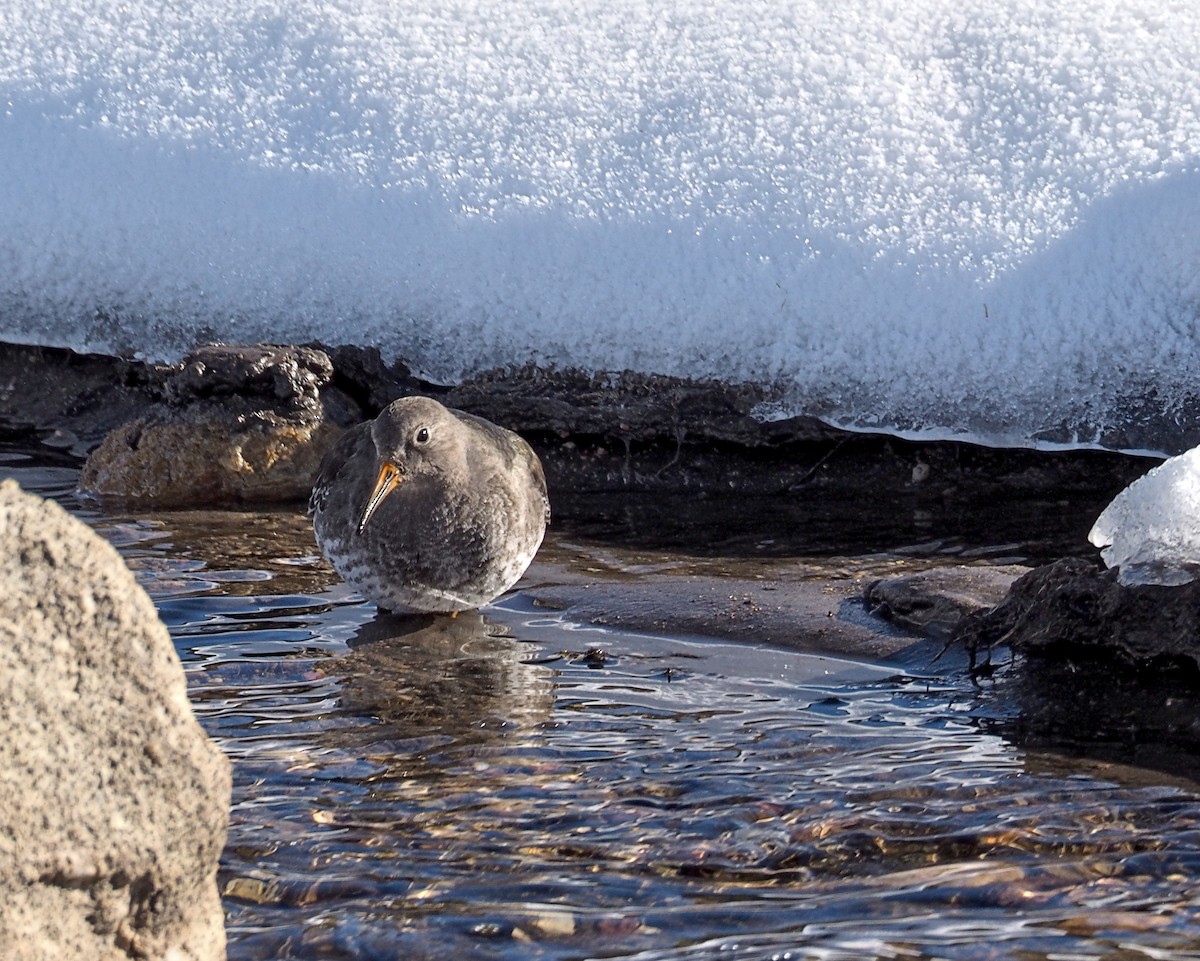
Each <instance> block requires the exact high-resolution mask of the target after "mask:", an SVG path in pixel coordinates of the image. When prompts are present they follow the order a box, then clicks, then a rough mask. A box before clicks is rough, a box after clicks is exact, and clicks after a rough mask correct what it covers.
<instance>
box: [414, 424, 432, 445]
mask: <svg viewBox="0 0 1200 961" xmlns="http://www.w3.org/2000/svg"><path fill="white" fill-rule="evenodd" d="M415 439H416V442H417V443H418V444H428V443H429V428H428V427H422V428H421V429H420V430H419V431H417V436H416V438H415Z"/></svg>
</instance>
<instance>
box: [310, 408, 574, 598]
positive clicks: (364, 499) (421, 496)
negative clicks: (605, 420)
mask: <svg viewBox="0 0 1200 961" xmlns="http://www.w3.org/2000/svg"><path fill="white" fill-rule="evenodd" d="M309 512H310V513H311V514H312V518H313V530H314V532H315V533H316V537H317V543H318V544H319V545H320V547H321V550H322V551H323V552H324V554H325V556H326V557H327V558H329V562H330V563H331V564H332V565H333V567H334V569H335V570H336V571H337V572H338V573H339V574H340V575H341V576H342V578H343V579H344V580H345V581H346V583H347V584H349V585H350V586H351V587H353V588H354V589H355V590H357V591H358V592H359V593H361V594H362V595H363V597H365V598H366V599H367V600H369V601H372V602H373V603H375V604H377V605H378V606H379V607H381V608H384V609H385V610H388V611H392V612H395V613H413V612H456V611H464V610H469V609H471V608H475V607H479V606H481V605H483V604H487V603H489V602H491V601H493V600H495V599H496V598H497V597H499V596H500V595H501V594H503V593H504V592H505V591H507V590H508V589H509V588H510V587H512V586H513V585H514V584H515V583H516V582H517V581H518V580H519V579H520V577H521V575H522V574H524V573H525V569H526V568H527V567H528V566H529V563H530V561H532V560H533V556H534V554H535V553H537V549H538V546H539V545H540V544H541V543H542V536H543V535H544V534H545V532H546V523H547V521H548V520H549V517H550V502H549V499H548V497H547V495H546V477H545V474H544V473H543V472H542V464H541V461H539V460H538V457H537V454H535V453H534V452H533V449H532V448H531V447H530V446H529V445H528V444H527V443H526V442H525V441H524V440H523V439H522V438H521V437H519V436H517V435H516V434H514V433H513V432H512V431H510V430H506V429H504V428H503V427H498V426H497V425H495V424H493V423H491V422H490V421H486V420H484V419H483V418H482V417H476V416H474V415H472V414H468V413H465V412H463V411H461V410H453V409H451V408H449V407H444V406H442V405H441V404H439V403H438V402H437V401H435V400H430V399H429V398H427V397H402V398H400V399H399V400H397V401H394V402H393V403H391V404H389V405H388V406H387V407H386V408H384V410H383V411H382V412H381V413H380V414H379V416H378V417H376V418H375V420H373V421H367V422H365V423H362V424H359V425H357V426H356V427H353V428H351V429H350V430H348V431H347V432H346V433H345V434H344V435H343V436H342V437H341V438H340V439H339V440H338V442H337V443H336V444H334V446H333V447H332V448H331V449H330V451H329V453H327V454H326V455H325V459H324V460H323V461H322V462H321V469H320V472H319V473H318V475H317V480H316V483H315V484H314V485H313V490H312V498H311V500H310V501H309Z"/></svg>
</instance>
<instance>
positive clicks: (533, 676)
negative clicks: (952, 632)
mask: <svg viewBox="0 0 1200 961" xmlns="http://www.w3.org/2000/svg"><path fill="white" fill-rule="evenodd" d="M22 469H24V468H22ZM27 476H28V475H27ZM47 481H48V484H49V485H50V488H49V489H51V490H52V492H57V493H58V494H59V495H60V496H63V497H64V500H66V498H67V495H66V494H64V493H63V491H64V490H65V489H66V487H65V485H64V479H63V478H62V477H61V476H58V475H54V474H51V475H48V477H47ZM86 516H87V518H88V520H89V522H91V523H93V524H95V525H97V526H98V527H99V528H100V529H101V530H102V531H103V532H105V533H106V536H109V537H110V538H111V539H112V540H114V542H116V543H118V545H119V546H120V549H121V550H122V552H123V553H124V554H125V556H126V557H127V558H129V560H130V562H131V563H132V564H133V565H134V566H135V567H137V569H138V570H139V574H140V576H141V577H142V579H143V582H144V583H145V584H146V586H147V588H148V590H149V591H150V592H151V594H152V596H154V598H155V601H156V603H157V605H158V607H159V610H160V613H161V615H162V617H163V619H164V621H165V622H166V623H167V624H168V626H169V628H170V630H171V633H172V636H173V637H174V639H175V641H176V644H177V648H178V650H179V652H180V656H181V658H182V659H183V661H184V664H185V668H186V670H187V672H188V677H189V685H190V691H191V695H192V698H193V703H194V704H195V707H196V710H197V713H198V714H199V716H200V717H201V720H202V722H203V723H204V725H205V727H206V728H207V730H209V732H210V733H211V734H212V735H213V736H214V737H215V738H216V739H217V740H218V741H219V743H220V744H221V746H222V747H223V749H224V750H226V751H227V753H228V754H229V755H230V756H231V758H232V759H233V761H234V772H235V795H234V805H233V810H232V824H231V833H230V839H229V846H228V849H227V851H226V853H225V856H224V859H223V863H222V868H221V874H220V882H221V884H222V887H223V890H224V892H225V899H226V906H227V910H228V918H229V934H230V949H229V955H230V958H231V959H234V961H251V959H260V958H263V959H265V958H271V959H297V961H300V959H305V961H308V959H318V958H321V959H332V958H337V959H385V958H386V959H392V958H411V959H421V958H439V959H443V958H455V959H467V961H471V959H477V958H478V959H485V958H486V959H513V961H518V959H519V961H528V959H531V958H533V959H543V958H544V959H563V961H567V959H580V958H596V957H610V958H612V957H623V958H638V959H643V961H650V959H655V961H661V959H678V961H700V959H712V958H736V959H755V961H757V959H766V958H785V957H793V958H838V959H842V958H845V959H850V958H853V959H861V958H874V957H879V958H945V959H954V961H959V959H976V958H992V957H1001V958H1022V959H1038V958H1051V957H1054V958H1062V957H1071V958H1096V959H1119V958H1120V959H1123V958H1135V957H1160V958H1185V957H1195V956H1196V955H1197V952H1196V949H1195V945H1196V944H1197V941H1198V939H1200V917H1197V912H1198V910H1200V799H1198V798H1197V795H1196V792H1195V786H1194V785H1193V784H1191V783H1190V782H1188V781H1186V780H1185V779H1183V778H1178V777H1177V778H1165V777H1163V776H1161V775H1157V774H1155V773H1153V772H1148V771H1145V770H1130V769H1126V768H1122V767H1120V766H1118V765H1105V764H1101V763H1097V762H1095V761H1081V760H1078V759H1075V758H1071V757H1068V756H1064V755H1063V754H1061V753H1058V754H1051V753H1047V752H1043V751H1034V750H1032V749H1030V748H1022V747H1018V746H1016V745H1015V744H1014V743H1013V740H1012V739H1011V738H1009V737H1005V736H1001V734H1002V732H1003V731H1004V730H1005V728H1004V725H1005V724H1006V723H1008V722H1011V720H1012V718H1013V715H1012V714H1011V713H1006V712H1007V711H1008V708H1007V707H1006V705H1005V704H1004V703H1003V702H1002V701H997V700H988V699H986V698H981V696H980V693H979V692H978V691H977V690H976V689H975V688H973V687H972V686H971V685H970V684H969V683H967V682H966V681H965V679H963V678H962V677H961V676H960V675H957V674H954V673H950V672H947V673H945V674H939V673H936V672H935V671H936V669H938V668H939V667H940V665H934V666H933V667H934V670H931V671H929V672H917V673H914V672H911V671H910V672H905V671H902V670H900V669H898V668H897V667H896V666H895V665H863V664H853V663H849V662H845V661H839V660H837V659H834V658H818V657H810V656H805V655H801V654H797V653H795V652H793V651H785V650H779V649H774V648H770V647H766V646H762V647H759V646H755V645H754V644H750V643H741V644H730V643H718V642H706V641H699V640H695V639H687V638H681V637H670V636H651V635H644V634H636V633H629V632H622V631H615V630H602V629H599V628H587V627H581V626H579V625H573V624H570V623H567V622H564V621H562V620H560V619H558V618H556V617H555V616H553V615H551V614H547V613H546V612H544V611H539V610H536V609H534V608H532V607H531V606H530V605H528V604H524V603H522V601H521V599H520V598H517V599H515V600H511V601H509V602H506V603H505V604H504V605H501V606H498V607H494V608H491V609H489V610H487V611H485V612H484V613H483V614H479V615H476V614H464V615H460V616H459V617H458V618H446V617H430V618H418V619H396V618H389V617H380V616H378V615H377V614H376V612H375V611H374V610H373V609H372V608H370V607H369V606H366V605H363V604H362V603H360V602H359V601H358V599H357V598H355V597H354V596H353V595H350V594H347V593H346V592H345V589H344V588H343V587H341V586H340V585H339V584H338V583H337V581H336V579H335V578H334V577H333V576H332V575H331V574H329V573H328V571H327V569H326V568H324V566H323V565H322V564H321V563H320V562H318V561H315V560H313V548H312V541H311V533H310V532H309V531H308V530H307V527H306V524H305V522H304V520H303V518H302V517H300V516H299V515H298V514H293V515H290V516H289V515H287V514H286V513H284V514H279V513H276V514H268V515H261V516H258V515H254V514H237V515H234V514H229V515H210V514H200V513H194V514H189V513H187V512H183V513H180V514H176V515H170V516H157V517H146V516H143V517H106V516H102V515H99V514H90V515H86ZM876 520H877V521H878V523H880V524H882V523H883V521H882V520H879V519H876ZM873 523H874V521H873ZM243 534H245V536H244V537H243V536H242V535H243ZM984 543H985V544H986V543H993V544H996V543H1002V542H997V541H989V542H984ZM973 549H974V548H973V547H970V546H969V545H967V546H964V547H963V550H973ZM610 550H612V551H613V552H614V553H619V548H615V547H614V548H611V549H610ZM667 553H669V552H667ZM842 553H843V554H844V553H846V552H845V551H843V552H842ZM988 556H991V555H988ZM618 561H620V563H617V564H616V566H617V567H619V568H621V569H622V570H623V571H624V573H625V575H626V576H629V577H634V576H637V577H650V578H653V577H654V576H655V571H654V569H651V568H647V569H644V570H635V568H637V567H638V565H637V564H633V563H629V562H628V558H626V559H625V560H623V561H621V559H619V558H618ZM834 562H835V563H837V564H838V565H844V563H845V558H844V557H840V558H836V559H835V561H834ZM808 563H812V564H814V565H819V563H820V561H819V559H813V558H810V559H809V560H808ZM589 576H590V575H589Z"/></svg>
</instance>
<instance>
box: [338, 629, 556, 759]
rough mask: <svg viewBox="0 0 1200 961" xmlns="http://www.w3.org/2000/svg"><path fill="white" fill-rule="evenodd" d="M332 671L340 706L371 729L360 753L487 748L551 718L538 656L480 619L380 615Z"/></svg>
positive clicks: (359, 739)
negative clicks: (416, 738)
mask: <svg viewBox="0 0 1200 961" xmlns="http://www.w3.org/2000/svg"><path fill="white" fill-rule="evenodd" d="M347 644H348V647H349V651H348V652H347V653H346V654H344V655H342V656H341V657H338V658H335V659H333V660H332V661H330V662H329V663H327V664H326V665H324V668H323V669H324V670H325V671H326V672H327V674H328V675H329V676H330V677H331V678H334V679H336V680H337V682H338V684H339V689H340V695H339V706H340V709H341V711H342V712H343V713H345V714H347V715H352V716H357V717H359V718H361V719H362V720H363V722H364V723H363V724H362V725H361V726H360V727H359V728H358V729H357V730H356V733H355V735H354V737H353V740H354V741H355V742H356V743H358V744H359V745H360V746H364V747H365V746H366V745H368V744H375V745H378V744H379V743H380V742H387V743H389V744H390V745H392V746H393V747H394V746H396V744H397V739H400V740H403V739H404V738H407V737H410V736H411V735H412V733H413V731H419V732H421V737H422V738H426V739H427V738H429V737H435V736H436V737H440V738H447V739H450V738H453V739H456V740H459V741H472V742H482V741H486V740H487V739H489V737H490V736H491V735H493V734H497V735H498V734H500V733H502V732H504V731H506V730H508V729H509V728H510V727H511V726H512V725H523V724H532V723H537V722H541V721H545V720H546V719H548V718H549V716H550V712H551V710H552V708H553V705H554V694H553V687H552V684H551V682H550V678H549V676H548V674H547V672H546V671H545V670H543V669H541V668H539V667H536V666H534V665H532V664H529V663H527V661H526V658H528V657H529V654H530V650H529V646H528V645H526V644H522V643H521V642H519V641H517V640H515V639H514V638H513V637H512V636H511V633H510V630H509V629H508V628H507V627H506V626H504V625H502V624H499V623H495V622H493V621H491V620H490V619H488V618H487V617H485V616H484V615H482V614H480V613H478V612H477V611H466V612H463V613H461V614H459V615H458V616H456V617H449V616H446V615H433V614H430V615H417V616H412V617H397V616H394V615H390V614H377V615H376V616H375V617H374V618H373V619H372V620H370V621H367V622H366V623H364V624H363V625H362V626H361V627H359V629H358V631H357V632H356V633H355V634H354V636H353V637H351V638H350V639H349V640H348V642H347Z"/></svg>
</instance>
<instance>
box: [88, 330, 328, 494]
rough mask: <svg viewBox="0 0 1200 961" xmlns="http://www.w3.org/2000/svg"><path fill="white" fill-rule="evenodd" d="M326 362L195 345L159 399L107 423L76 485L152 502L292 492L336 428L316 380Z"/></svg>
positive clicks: (324, 379) (311, 473)
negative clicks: (131, 416)
mask: <svg viewBox="0 0 1200 961" xmlns="http://www.w3.org/2000/svg"><path fill="white" fill-rule="evenodd" d="M332 373H333V368H332V365H331V363H330V361H329V358H328V357H326V356H325V355H324V354H323V353H321V352H320V351H316V350H312V349H310V348H305V347H300V348H291V347H271V346H257V347H223V346H214V347H204V348H201V349H199V350H197V351H194V352H193V353H192V354H190V355H188V357H186V358H185V359H184V361H183V363H182V364H181V365H180V367H179V368H178V369H177V370H176V371H175V372H174V373H173V374H171V375H170V376H168V377H166V378H165V380H164V383H163V387H162V398H163V399H162V402H161V403H157V404H154V405H153V406H151V407H150V408H149V409H148V410H147V411H146V412H145V413H144V414H143V415H142V416H140V417H138V418H136V419H135V420H132V421H129V422H128V423H125V424H122V425H121V426H120V427H117V428H116V429H114V430H112V431H110V432H109V433H108V434H107V435H106V436H105V437H104V439H103V440H102V441H101V443H100V445H99V446H98V447H97V448H96V449H95V450H94V451H92V453H91V454H90V455H89V456H88V459H87V462H86V463H85V464H84V467H83V471H82V474H81V475H80V481H79V486H80V489H81V490H82V491H84V492H85V493H87V494H89V495H90V496H93V497H96V498H98V499H101V500H115V501H119V502H122V503H125V504H135V505H141V506H155V507H180V506H190V507H195V506H216V505H226V504H240V503H263V502H280V501H298V500H303V499H305V498H306V497H307V496H308V493H309V491H310V489H311V487H312V482H313V478H314V477H315V476H316V473H317V470H318V468H319V466H320V463H321V458H322V457H323V456H324V454H325V452H326V451H327V450H328V449H329V447H330V446H331V445H332V444H333V442H334V441H335V440H336V439H337V438H338V437H339V436H340V434H341V432H342V429H343V428H342V427H341V426H339V425H338V424H337V423H335V422H334V421H333V420H332V419H331V418H330V417H328V416H326V406H325V402H324V398H323V396H322V393H321V388H322V387H324V386H325V385H327V384H328V383H329V381H330V378H331V377H332Z"/></svg>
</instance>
